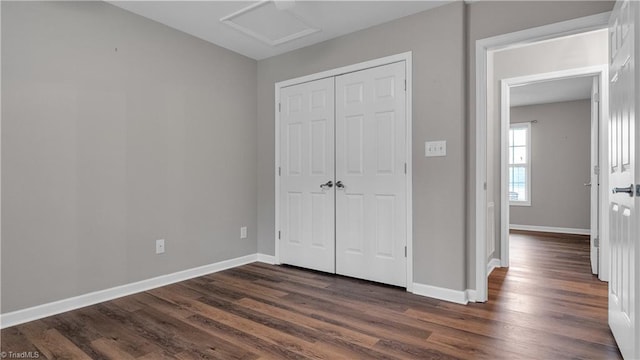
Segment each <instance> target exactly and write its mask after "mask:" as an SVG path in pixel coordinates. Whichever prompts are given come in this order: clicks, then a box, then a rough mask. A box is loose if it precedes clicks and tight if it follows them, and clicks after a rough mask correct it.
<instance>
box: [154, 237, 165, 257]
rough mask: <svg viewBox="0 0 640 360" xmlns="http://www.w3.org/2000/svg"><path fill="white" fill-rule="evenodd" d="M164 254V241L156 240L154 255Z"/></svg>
mask: <svg viewBox="0 0 640 360" xmlns="http://www.w3.org/2000/svg"><path fill="white" fill-rule="evenodd" d="M162 253H164V239H159V240H156V254H162Z"/></svg>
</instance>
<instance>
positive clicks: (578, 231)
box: [509, 224, 591, 235]
mask: <svg viewBox="0 0 640 360" xmlns="http://www.w3.org/2000/svg"><path fill="white" fill-rule="evenodd" d="M509 229H511V230H524V231H539V232H550V233H558V234H576V235H589V234H591V230H589V229H574V228H562V227H552V226H536V225H516V224H510V225H509Z"/></svg>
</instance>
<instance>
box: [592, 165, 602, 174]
mask: <svg viewBox="0 0 640 360" xmlns="http://www.w3.org/2000/svg"><path fill="white" fill-rule="evenodd" d="M593 174H594V175H600V166H598V165H594V166H593Z"/></svg>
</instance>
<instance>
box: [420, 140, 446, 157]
mask: <svg viewBox="0 0 640 360" xmlns="http://www.w3.org/2000/svg"><path fill="white" fill-rule="evenodd" d="M424 156H426V157H434V156H447V141H446V140H441V141H427V142H425V143H424Z"/></svg>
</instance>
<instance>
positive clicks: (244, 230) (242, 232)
mask: <svg viewBox="0 0 640 360" xmlns="http://www.w3.org/2000/svg"><path fill="white" fill-rule="evenodd" d="M246 238H247V227H246V226H243V227H241V228H240V239H246Z"/></svg>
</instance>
